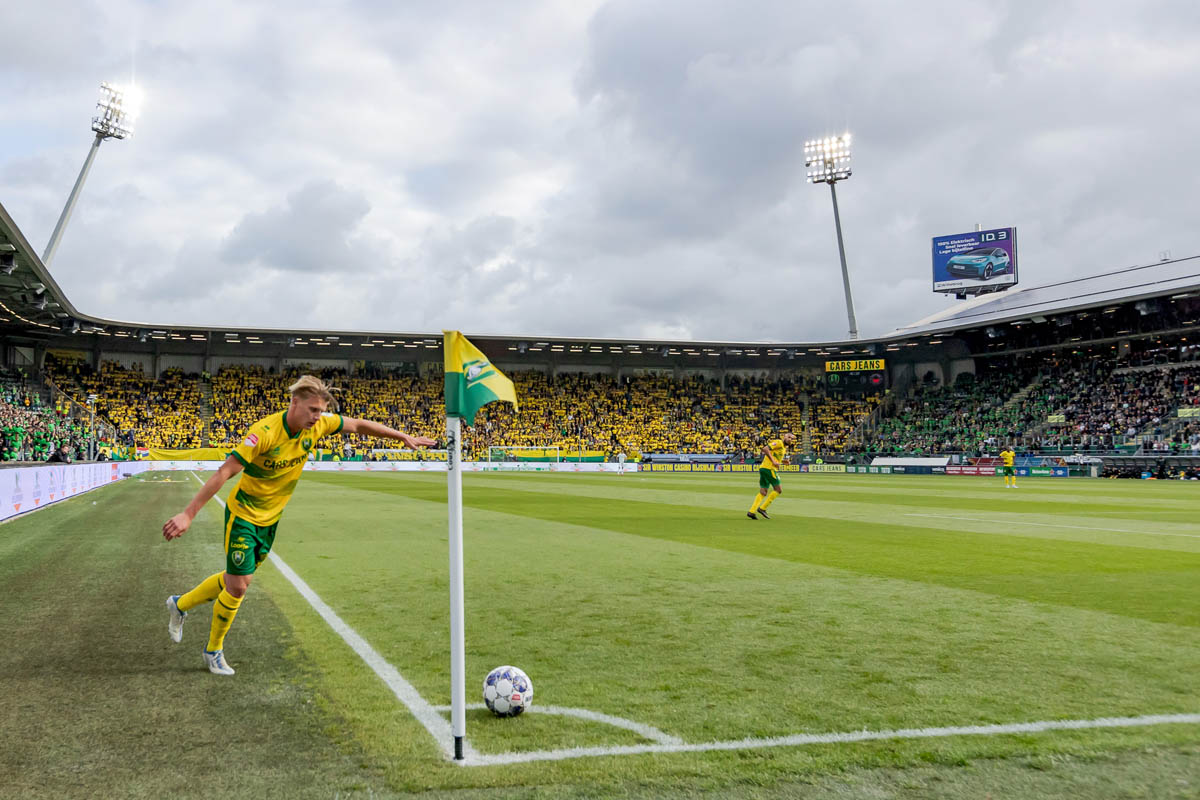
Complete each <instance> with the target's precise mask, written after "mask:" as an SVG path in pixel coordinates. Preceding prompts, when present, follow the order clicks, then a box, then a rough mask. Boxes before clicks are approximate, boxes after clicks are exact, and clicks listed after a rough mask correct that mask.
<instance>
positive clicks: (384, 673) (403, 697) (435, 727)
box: [192, 472, 476, 758]
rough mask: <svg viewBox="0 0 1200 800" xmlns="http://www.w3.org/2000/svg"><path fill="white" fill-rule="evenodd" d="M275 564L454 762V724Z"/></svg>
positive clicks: (466, 750)
mask: <svg viewBox="0 0 1200 800" xmlns="http://www.w3.org/2000/svg"><path fill="white" fill-rule="evenodd" d="M192 477H193V478H195V479H196V480H198V481H200V483H202V484H203V483H204V481H201V480H200V476H198V475H197V474H196V473H194V472H193V473H192ZM213 499H214V500H216V501H217V502H218V503H220V504H221V507H222V508H224V507H225V503H224V501H223V500H221V498H219V497H214V498H213ZM271 560H272V561H273V562H274V563H275V566H276V567H278V568H279V571H280V572H281V573H283V576H284V577H285V578H287V579H288V581H290V582H291V584H292V586H294V587H296V591H298V592H300V595H301V596H302V597H303V598H304V599H305V600H307V601H308V604H309V605H311V606H312V607H313V610H314V611H316V612H317V613H318V614H320V615H321V619H323V620H325V621H326V622H327V623H329V627H331V628H333V630H334V632H335V633H336V634H337V635H338V636H340V637H342V641H344V642H345V643H346V644H348V645H349V646H350V649H351V650H353V651H354V652H355V653H357V654H358V656H359V658H361V659H362V660H363V661H365V662H366V663H367V666H368V667H370V668H371V669H372V670H373V671H374V672H375V674H376V675H378V676H379V679H380V680H382V681H383V682H384V683H385V684H387V687H388V688H389V689H391V690H392V693H393V694H395V695H396V699H398V700H399V701H400V702H401V703H403V704H404V705H405V707H406V708H408V710H409V711H411V712H412V715H413V716H414V717H416V719H417V722H420V723H421V724H422V725H423V726H425V730H427V731H429V735H430V736H432V737H433V740H434V742H436V743H437V745H438V746H439V747H441V749H442V752H443V753H444V754H445V755H446V757H447V758H453V757H454V745H453V743H454V735H453V733H452V732H451V728H450V722H449V721H448V720H446V719H444V718H443V717H442V715H441V714H439V713H438V712H437V711H436V710H435V709H434V707H433V706H432V705H431V704H430V703H428V702H427V701H426V700H425V699H424V698H423V697H421V695H420V693H419V692H417V690H416V687H414V686H413V685H412V684H411V683H409V682H408V681H406V680H405V679H404V676H403V675H401V674H400V672H399V670H397V669H396V668H395V667H393V666H392V665H391V664H389V663H388V662H387V661H385V660H384V658H383V656H381V655H379V653H378V652H376V650H375V648H373V647H371V645H370V644H368V643H367V640H366V639H364V638H362V637H361V636H359V635H358V632H357V631H355V630H354V629H353V628H351V627H350V626H349V625H347V624H346V623H345V622H344V621H343V620H342V618H341V617H339V616H338V615H337V614H336V613H335V612H334V610H333V609H332V608H330V607H329V606H328V605H327V604H326V603H325V601H323V600H322V599H321V598H320V597H319V596H318V595H317V593H316V592H314V591H313V590H312V588H311V587H310V586H309V585H308V584H307V583H305V582H304V581H303V580H302V579H301V578H300V576H299V575H297V574H296V573H295V571H294V570H293V569H292V568H291V567H289V566H288V565H287V564H286V563H285V562H284V560H283V559H282V558H280V557H279V556H278V555H277V554H276V553H271ZM463 755H464V756H466V757H467V758H472V757H475V756H476V754H475V752H474V750H473V749H472V748H471V747H470V745H468V744H465V743H464V746H463Z"/></svg>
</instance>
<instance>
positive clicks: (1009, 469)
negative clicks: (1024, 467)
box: [1004, 467, 1013, 476]
mask: <svg viewBox="0 0 1200 800" xmlns="http://www.w3.org/2000/svg"><path fill="white" fill-rule="evenodd" d="M1004 474H1005V475H1006V476H1007V475H1012V474H1013V468H1012V467H1005V468H1004Z"/></svg>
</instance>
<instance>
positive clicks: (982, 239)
mask: <svg viewBox="0 0 1200 800" xmlns="http://www.w3.org/2000/svg"><path fill="white" fill-rule="evenodd" d="M1016 283H1017V229H1016V228H996V229H993V230H989V231H970V232H968V233H956V234H953V235H951V236H938V237H936V238H934V240H933V290H934V291H935V292H953V293H955V294H972V293H978V292H982V291H995V290H997V289H1007V288H1008V287H1010V286H1015V285H1016Z"/></svg>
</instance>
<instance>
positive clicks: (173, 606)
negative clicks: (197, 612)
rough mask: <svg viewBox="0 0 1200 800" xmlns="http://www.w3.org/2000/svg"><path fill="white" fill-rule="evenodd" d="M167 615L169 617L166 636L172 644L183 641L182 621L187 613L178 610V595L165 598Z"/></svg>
mask: <svg viewBox="0 0 1200 800" xmlns="http://www.w3.org/2000/svg"><path fill="white" fill-rule="evenodd" d="M167 613H168V614H170V615H171V616H170V618H169V619H168V620H167V634H168V635H169V636H170V637H171V641H172V642H180V641H183V620H184V618H186V617H187V612H186V611H180V610H179V595H177V594H173V595H171V596H170V597H168V598H167Z"/></svg>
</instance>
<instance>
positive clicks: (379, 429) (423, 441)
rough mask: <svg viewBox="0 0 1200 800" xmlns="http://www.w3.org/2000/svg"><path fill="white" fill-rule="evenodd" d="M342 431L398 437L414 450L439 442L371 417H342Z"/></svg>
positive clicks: (391, 437) (397, 438)
mask: <svg viewBox="0 0 1200 800" xmlns="http://www.w3.org/2000/svg"><path fill="white" fill-rule="evenodd" d="M342 432H343V433H363V434H366V435H367V436H378V437H380V438H383V439H396V440H397V441H401V442H404V444H405V446H406V447H409V448H411V449H413V450H416V449H417V448H418V447H432V446H433V445H435V444H437V442H436V441H434V440H433V439H430V438H429V437H428V436H410V435H409V434H407V433H402V432H401V431H398V430H396V429H395V428H389V427H388V426H387V425H381V424H379V423H378V422H372V421H371V420H369V419H355V418H354V417H342Z"/></svg>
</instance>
